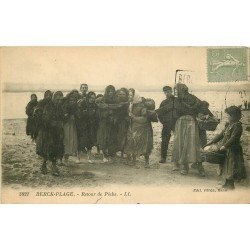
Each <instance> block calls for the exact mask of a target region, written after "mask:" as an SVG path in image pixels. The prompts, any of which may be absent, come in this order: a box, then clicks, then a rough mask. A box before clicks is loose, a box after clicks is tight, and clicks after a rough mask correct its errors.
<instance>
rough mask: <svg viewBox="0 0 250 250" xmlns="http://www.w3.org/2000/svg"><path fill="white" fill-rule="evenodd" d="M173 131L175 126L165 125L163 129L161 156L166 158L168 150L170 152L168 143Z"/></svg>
mask: <svg viewBox="0 0 250 250" xmlns="http://www.w3.org/2000/svg"><path fill="white" fill-rule="evenodd" d="M171 131H173V128H171V127H169V126H167V125H163V128H162V131H161V158H162V159H166V157H167V152H168V145H169V141H170V138H171Z"/></svg>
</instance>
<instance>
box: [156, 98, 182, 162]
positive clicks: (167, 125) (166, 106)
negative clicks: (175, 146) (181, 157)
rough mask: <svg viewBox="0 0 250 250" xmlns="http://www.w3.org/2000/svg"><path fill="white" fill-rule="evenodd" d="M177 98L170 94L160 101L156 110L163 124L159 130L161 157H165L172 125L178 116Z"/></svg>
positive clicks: (172, 128)
mask: <svg viewBox="0 0 250 250" xmlns="http://www.w3.org/2000/svg"><path fill="white" fill-rule="evenodd" d="M175 101H177V98H175V97H174V96H171V97H169V98H167V99H165V100H164V101H162V102H161V104H160V107H159V109H157V110H156V113H157V114H158V118H159V120H160V122H161V123H162V124H163V128H162V132H161V158H163V159H166V157H167V151H168V145H169V141H170V137H171V131H174V126H175V123H176V120H177V118H178V116H179V115H178V113H177V110H176V109H175V108H174V107H175Z"/></svg>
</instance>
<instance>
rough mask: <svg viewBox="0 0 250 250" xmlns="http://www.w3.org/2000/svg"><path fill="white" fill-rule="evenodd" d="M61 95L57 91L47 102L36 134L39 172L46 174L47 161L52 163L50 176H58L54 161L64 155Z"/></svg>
mask: <svg viewBox="0 0 250 250" xmlns="http://www.w3.org/2000/svg"><path fill="white" fill-rule="evenodd" d="M62 99H63V93H62V92H61V91H57V92H55V93H54V95H53V98H52V100H47V102H46V103H45V105H44V107H43V111H42V115H41V117H40V118H41V127H40V130H39V133H38V138H40V139H38V140H37V154H38V155H40V156H41V157H43V164H42V167H41V171H42V173H43V174H47V172H48V169H47V165H46V163H47V161H48V160H50V161H51V162H52V175H55V176H58V175H59V170H58V168H57V166H56V160H57V159H60V158H61V157H62V155H63V153H64V145H63V134H64V133H63V110H62Z"/></svg>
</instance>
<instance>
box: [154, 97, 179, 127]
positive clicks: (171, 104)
mask: <svg viewBox="0 0 250 250" xmlns="http://www.w3.org/2000/svg"><path fill="white" fill-rule="evenodd" d="M177 101H178V100H177V98H176V97H174V96H171V97H169V98H167V99H165V100H164V101H162V102H161V104H160V107H159V109H157V110H156V113H157V115H158V118H159V120H160V122H161V123H162V124H163V125H164V124H165V125H168V126H170V127H171V128H174V125H175V122H176V120H177V119H178V118H179V116H180V115H179V113H178V111H177V109H176V102H177Z"/></svg>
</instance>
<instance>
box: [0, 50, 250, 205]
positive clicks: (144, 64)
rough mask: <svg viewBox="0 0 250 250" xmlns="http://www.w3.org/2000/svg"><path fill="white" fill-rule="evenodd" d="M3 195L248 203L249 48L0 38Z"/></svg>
mask: <svg viewBox="0 0 250 250" xmlns="http://www.w3.org/2000/svg"><path fill="white" fill-rule="evenodd" d="M0 52H1V53H0V61H1V79H0V80H1V91H2V92H1V107H2V110H1V113H2V115H1V118H2V121H1V122H2V145H1V146H2V152H1V168H2V170H1V171H2V188H1V192H2V202H3V203H121V204H126V203H132V204H138V203H163V204H164V203H249V202H250V195H249V194H250V186H249V162H250V152H249V138H250V135H249V131H250V116H249V114H250V98H249V97H250V88H249V75H250V70H249V64H250V63H249V62H250V61H249V60H250V56H249V55H250V50H249V48H247V47H143V46H141V47H119V46H117V47H1V48H0Z"/></svg>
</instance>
